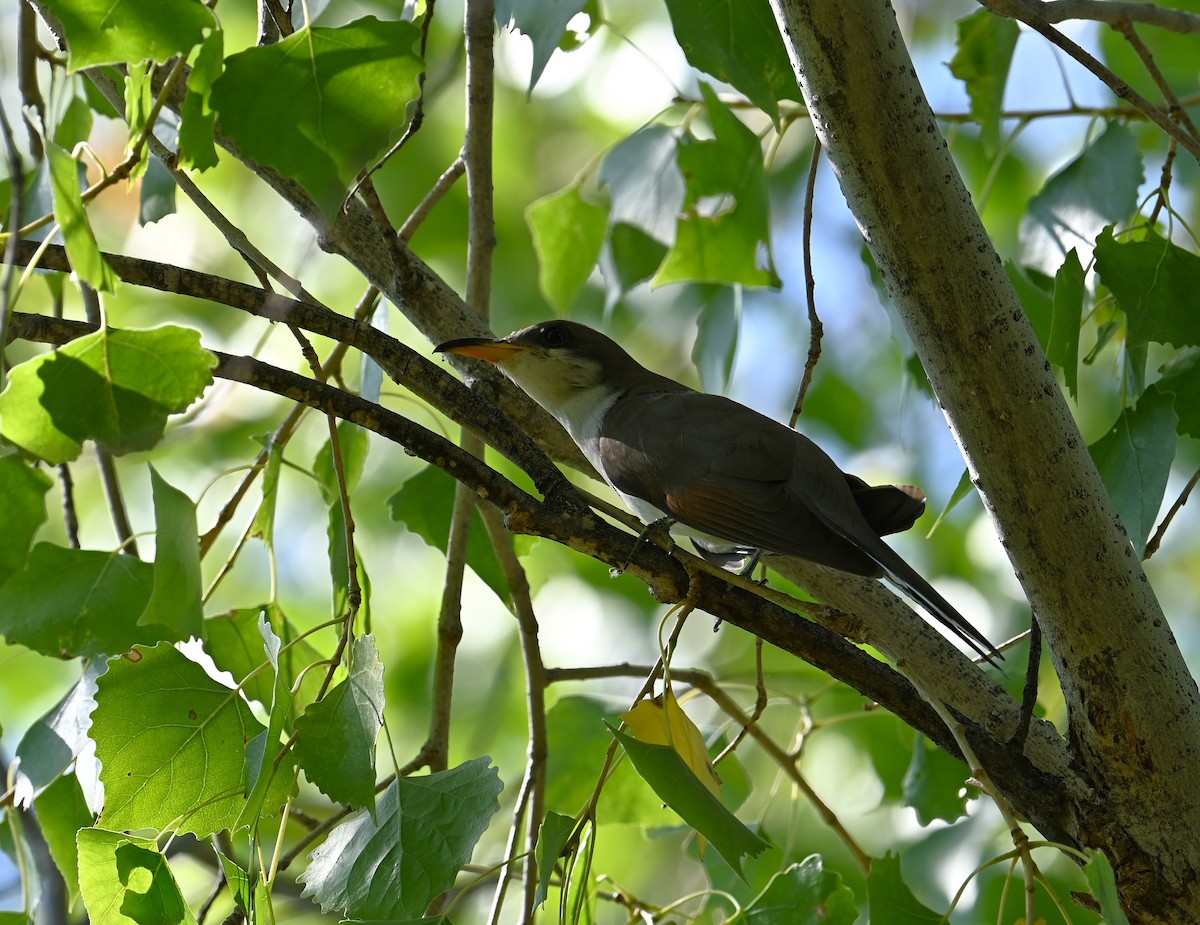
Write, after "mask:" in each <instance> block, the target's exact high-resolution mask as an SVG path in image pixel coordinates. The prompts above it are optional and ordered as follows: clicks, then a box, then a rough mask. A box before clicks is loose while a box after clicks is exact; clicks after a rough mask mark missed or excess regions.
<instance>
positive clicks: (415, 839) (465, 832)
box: [300, 758, 503, 919]
mask: <svg viewBox="0 0 1200 925" xmlns="http://www.w3.org/2000/svg"><path fill="white" fill-rule="evenodd" d="M502 788H503V785H502V784H501V783H500V775H499V773H498V772H497V771H496V769H495V768H492V767H489V759H488V758H476V759H474V760H472V761H468V762H466V763H465V764H461V765H459V766H458V767H456V768H451V769H450V770H448V771H439V772H437V773H434V774H430V775H428V776H425V777H402V778H399V779H398V780H396V781H394V782H393V783H392V785H391V786H390V787H388V788H387V790H385V791H384V792H383V793H382V794H380V796H379V799H378V802H377V805H376V814H377V820H374V821H373V820H372V818H371V816H370V814H369V813H366V812H360V813H359V814H358V815H356V816H354V817H352V818H350V819H348V820H347V821H346V822H343V823H342V824H341V825H339V826H338V827H337V828H336V829H334V830H333V831H332V832H330V833H329V837H328V838H326V839H325V842H324V843H323V844H322V845H321V846H320V847H319V848H317V850H316V851H314V852H313V853H312V854H311V855H310V858H311V863H310V864H309V866H308V868H307V869H306V870H305V871H304V873H303V874H301V875H300V880H302V881H303V882H304V893H303V894H302V895H304V896H311V897H312V899H313V900H314V901H315V902H316V903H318V904H319V905H320V906H321V909H322V910H323V911H326V912H328V911H329V910H331V909H337V910H338V911H339V912H341V913H342V914H343V915H344V916H346V917H348V918H379V919H390V918H410V919H412V918H419V917H420V916H421V915H423V914H424V912H425V909H426V907H427V906H428V905H429V903H430V902H431V901H432V900H433V898H434V897H435V896H437V895H438V894H439V893H442V892H443V891H445V890H447V889H449V888H450V887H451V886H452V885H453V884H454V878H455V876H456V875H457V873H458V871H459V870H460V869H461V868H462V866H463V865H464V864H466V863H467V861H468V860H470V858H471V852H472V851H473V850H474V847H475V843H476V842H477V841H478V840H479V837H480V836H481V835H482V834H483V833H484V831H486V829H487V826H488V820H489V819H491V817H492V816H493V815H495V813H496V812H497V811H498V810H499V809H500V802H499V800H498V799H497V796H498V795H499V793H500V791H501V789H502Z"/></svg>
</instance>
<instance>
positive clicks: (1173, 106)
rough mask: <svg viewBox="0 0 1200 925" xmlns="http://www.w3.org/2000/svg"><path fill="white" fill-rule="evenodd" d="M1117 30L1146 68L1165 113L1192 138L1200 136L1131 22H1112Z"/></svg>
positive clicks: (1126, 20)
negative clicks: (1160, 98)
mask: <svg viewBox="0 0 1200 925" xmlns="http://www.w3.org/2000/svg"><path fill="white" fill-rule="evenodd" d="M1113 28H1115V29H1116V30H1117V31H1118V32H1120V33H1121V35H1123V36H1124V37H1125V41H1126V42H1128V43H1129V46H1130V47H1131V48H1132V49H1133V50H1134V51H1135V52H1136V53H1137V56H1138V58H1140V59H1141V61H1142V66H1143V67H1145V68H1146V73H1148V74H1149V75H1150V77H1151V79H1152V80H1153V81H1154V84H1155V86H1157V87H1158V92H1159V93H1161V94H1162V95H1163V102H1165V103H1166V104H1167V113H1168V114H1169V115H1170V116H1171V118H1172V119H1175V120H1176V121H1178V122H1179V123H1180V124H1181V125H1183V126H1184V127H1185V128H1186V129H1187V130H1188V131H1189V132H1190V133H1191V135H1192V137H1193V138H1200V133H1198V132H1197V131H1196V123H1194V122H1193V121H1192V117H1191V116H1190V115H1188V111H1187V110H1186V109H1184V108H1183V106H1182V105H1180V103H1179V97H1178V96H1176V95H1175V91H1174V90H1173V89H1172V88H1171V84H1170V83H1169V82H1168V81H1167V78H1166V77H1165V76H1164V75H1163V72H1162V71H1161V70H1160V69H1159V66H1158V62H1156V61H1155V60H1154V53H1153V52H1151V51H1150V49H1149V48H1148V47H1146V43H1145V42H1143V41H1142V38H1141V36H1140V35H1138V34H1137V30H1136V29H1135V28H1134V26H1133V23H1132V22H1131V21H1130V20H1128V19H1122V20H1120V21H1119V22H1117V23H1116V24H1114V26H1113Z"/></svg>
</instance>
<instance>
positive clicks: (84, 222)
mask: <svg viewBox="0 0 1200 925" xmlns="http://www.w3.org/2000/svg"><path fill="white" fill-rule="evenodd" d="M45 148H46V157H47V160H48V161H49V164H50V187H51V189H52V190H53V191H54V220H55V221H56V222H58V226H59V228H60V229H61V230H62V236H63V244H64V245H65V246H66V248H67V259H68V260H70V262H71V269H72V270H74V271H75V272H76V273H78V274H79V278H80V279H82V280H83V281H84V282H85V283H87V284H89V285H90V286H91V287H92V288H93V289H98V290H99V291H101V292H112V291H113V290H114V289H115V288H116V286H117V274H116V273H114V272H113V269H112V267H110V266H109V265H108V263H107V262H106V261H105V259H104V256H103V255H102V254H101V253H100V245H98V244H97V243H96V233H95V232H94V231H92V224H91V222H90V221H89V220H88V215H87V210H86V209H84V206H83V194H82V191H81V190H80V188H79V163H78V161H76V160H75V158H73V157H72V156H71V154H70V152H69V151H66V150H64V149H63V148H60V147H59V146H58V145H56V144H55V143H54V142H52V141H51V142H47V143H46V145H45Z"/></svg>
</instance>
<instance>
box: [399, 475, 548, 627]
mask: <svg viewBox="0 0 1200 925" xmlns="http://www.w3.org/2000/svg"><path fill="white" fill-rule="evenodd" d="M456 484H457V483H456V482H455V481H454V479H452V478H450V476H448V475H446V473H444V472H443V471H442V470H441V469H438V468H437V467H436V466H430V467H428V468H426V469H423V470H422V471H421V472H418V473H417V474H416V475H414V476H413V477H412V478H411V479H409V480H408V481H406V482H405V483H404V485H403V486H401V488H400V490H399V491H398V492H396V493H395V494H394V495H392V496H391V497H390V498H388V501H387V504H388V509H389V510H390V511H391V515H392V520H397V521H399V522H400V523H402V524H404V526H405V527H406V528H408V530H409V531H411V532H412V533H415V534H416V535H417V536H419V537H421V539H423V540H424V541H425V542H426V543H428V544H429V545H430V546H432V547H434V548H435V549H439V550H441V552H442V553H443V554H445V552H446V549H447V543H448V540H449V535H448V528H447V526H446V525H447V524H449V523H450V512H451V510H452V509H453V507H454V486H455V485H456ZM526 548H528V547H527V546H525V545H523V544H521V543H520V542H518V545H517V549H518V551H522V550H523V549H526ZM467 565H469V566H470V567H471V571H473V572H474V573H475V574H476V575H478V576H479V577H480V578H481V579H483V581H484V583H485V584H486V585H487V586H488V587H489V588H491V589H492V590H493V591H495V592H496V594H497V596H499V598H500V600H501V602H502V603H503V604H504V605H505V606H506V607H507V606H508V604H509V588H508V579H507V578H506V577H505V575H504V570H503V569H501V568H500V563H499V562H498V561H497V560H496V554H495V552H493V551H492V544H491V541H490V540H489V539H488V535H487V530H486V529H485V527H484V525H483V518H482V517H480V516H479V512H478V511H475V512H473V513H472V515H471V537H470V539H469V540H468V542H467Z"/></svg>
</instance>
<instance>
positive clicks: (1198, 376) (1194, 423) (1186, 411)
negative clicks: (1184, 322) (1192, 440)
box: [1155, 349, 1200, 437]
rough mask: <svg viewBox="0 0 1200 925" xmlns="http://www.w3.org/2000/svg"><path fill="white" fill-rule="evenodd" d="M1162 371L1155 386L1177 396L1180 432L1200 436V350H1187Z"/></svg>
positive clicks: (1176, 409) (1190, 435) (1189, 435)
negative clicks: (1161, 375)
mask: <svg viewBox="0 0 1200 925" xmlns="http://www.w3.org/2000/svg"><path fill="white" fill-rule="evenodd" d="M1162 371H1163V377H1162V378H1161V379H1159V380H1158V382H1157V383H1155V387H1156V388H1157V389H1158V390H1159V391H1160V392H1170V393H1171V394H1173V395H1174V396H1175V413H1176V414H1177V415H1179V433H1180V434H1183V435H1184V436H1187V437H1200V350H1195V349H1193V350H1187V351H1185V352H1184V353H1182V354H1181V355H1180V356H1178V357H1176V358H1175V359H1173V360H1171V362H1169V363H1167V364H1166V365H1165V366H1163V368H1162Z"/></svg>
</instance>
